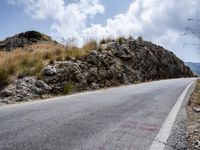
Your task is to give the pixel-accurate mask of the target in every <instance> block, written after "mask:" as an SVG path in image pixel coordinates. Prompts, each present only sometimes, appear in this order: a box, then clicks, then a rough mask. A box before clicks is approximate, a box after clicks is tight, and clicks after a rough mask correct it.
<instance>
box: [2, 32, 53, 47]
mask: <svg viewBox="0 0 200 150" xmlns="http://www.w3.org/2000/svg"><path fill="white" fill-rule="evenodd" d="M35 43H46V44H48V43H57V42H56V41H53V40H52V39H51V37H49V36H47V35H44V34H42V33H40V32H37V31H27V32H24V33H20V34H16V35H15V36H12V37H9V38H6V39H5V40H4V41H0V51H12V50H15V49H16V48H24V47H25V46H28V45H32V44H35Z"/></svg>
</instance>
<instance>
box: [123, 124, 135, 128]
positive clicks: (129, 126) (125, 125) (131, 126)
mask: <svg viewBox="0 0 200 150" xmlns="http://www.w3.org/2000/svg"><path fill="white" fill-rule="evenodd" d="M121 127H122V128H129V129H136V128H137V126H136V125H130V124H122V125H121Z"/></svg>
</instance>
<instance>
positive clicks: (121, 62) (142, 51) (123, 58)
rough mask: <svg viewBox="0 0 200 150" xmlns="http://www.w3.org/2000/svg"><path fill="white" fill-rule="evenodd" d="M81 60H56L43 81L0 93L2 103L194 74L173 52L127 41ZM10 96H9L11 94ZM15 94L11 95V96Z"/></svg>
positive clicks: (24, 83)
mask: <svg viewBox="0 0 200 150" xmlns="http://www.w3.org/2000/svg"><path fill="white" fill-rule="evenodd" d="M103 47H104V48H103V49H102V48H100V49H99V50H93V51H91V52H90V53H89V54H88V55H86V56H84V57H82V58H80V59H75V58H74V59H71V60H68V61H55V62H54V64H51V65H47V66H46V67H45V68H44V69H43V70H42V72H41V74H42V78H41V80H42V81H40V80H36V79H35V78H31V77H30V78H24V79H20V80H18V81H17V82H16V83H15V85H14V88H13V89H12V91H13V92H10V90H9V88H8V90H7V92H5V91H2V92H0V95H1V97H0V99H2V101H7V100H9V101H15V99H16V94H15V93H17V95H18V97H20V98H21V97H22V100H32V99H38V98H41V97H42V95H43V94H51V95H58V94H62V93H66V92H65V90H66V88H67V85H68V84H70V85H71V87H73V88H71V90H72V92H79V91H86V90H93V89H99V88H104V87H111V86H118V85H122V84H132V83H135V82H138V81H141V82H143V81H149V80H160V79H169V78H180V77H191V76H193V73H192V72H191V70H190V69H189V67H187V66H185V65H184V63H183V61H181V60H180V59H179V58H177V57H176V56H175V55H174V54H173V53H172V52H170V51H168V50H165V49H164V48H163V47H161V46H157V45H155V44H153V43H151V42H145V41H142V40H134V39H131V38H130V39H127V40H124V41H123V42H117V41H115V42H110V43H108V44H106V45H105V44H104V45H103ZM11 93H12V94H11ZM13 93H14V95H13Z"/></svg>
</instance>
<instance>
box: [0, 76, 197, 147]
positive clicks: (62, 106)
mask: <svg viewBox="0 0 200 150" xmlns="http://www.w3.org/2000/svg"><path fill="white" fill-rule="evenodd" d="M194 80H195V79H193V78H190V79H173V80H162V81H155V82H149V83H142V84H137V85H129V86H123V87H118V88H109V89H103V90H99V91H95V92H88V93H82V94H76V95H72V96H65V97H59V98H53V99H50V100H45V101H36V102H28V103H24V104H16V105H8V106H2V107H0V150H148V149H149V147H150V146H151V144H152V143H153V141H154V139H155V137H156V135H157V134H158V132H159V130H160V128H161V127H162V125H163V122H164V121H165V119H166V117H167V116H168V114H169V112H170V111H171V109H172V107H173V106H174V105H175V103H176V102H177V99H178V98H179V97H180V95H181V93H182V92H183V91H184V89H185V88H186V87H187V86H188V85H189V84H190V83H191V82H192V81H194Z"/></svg>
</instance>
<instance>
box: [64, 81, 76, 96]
mask: <svg viewBox="0 0 200 150" xmlns="http://www.w3.org/2000/svg"><path fill="white" fill-rule="evenodd" d="M73 90H74V85H73V84H72V83H71V82H70V81H69V82H68V83H67V84H66V85H65V87H64V90H63V94H70V93H72V92H73Z"/></svg>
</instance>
